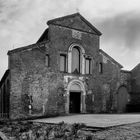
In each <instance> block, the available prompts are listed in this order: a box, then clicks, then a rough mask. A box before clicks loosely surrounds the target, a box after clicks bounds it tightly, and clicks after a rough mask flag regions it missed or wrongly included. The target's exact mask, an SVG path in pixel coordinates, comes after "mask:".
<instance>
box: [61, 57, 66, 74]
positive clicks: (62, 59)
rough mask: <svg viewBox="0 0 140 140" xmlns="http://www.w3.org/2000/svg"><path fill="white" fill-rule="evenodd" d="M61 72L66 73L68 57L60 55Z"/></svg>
mask: <svg viewBox="0 0 140 140" xmlns="http://www.w3.org/2000/svg"><path fill="white" fill-rule="evenodd" d="M60 71H62V72H66V55H65V54H60Z"/></svg>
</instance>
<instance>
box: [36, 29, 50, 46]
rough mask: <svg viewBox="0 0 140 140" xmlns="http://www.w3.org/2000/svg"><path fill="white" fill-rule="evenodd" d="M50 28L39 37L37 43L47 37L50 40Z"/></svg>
mask: <svg viewBox="0 0 140 140" xmlns="http://www.w3.org/2000/svg"><path fill="white" fill-rule="evenodd" d="M48 30H49V29H48V28H47V29H46V30H45V31H44V32H43V34H42V35H41V37H40V38H39V39H38V41H37V43H39V42H42V41H44V40H45V39H46V40H48Z"/></svg>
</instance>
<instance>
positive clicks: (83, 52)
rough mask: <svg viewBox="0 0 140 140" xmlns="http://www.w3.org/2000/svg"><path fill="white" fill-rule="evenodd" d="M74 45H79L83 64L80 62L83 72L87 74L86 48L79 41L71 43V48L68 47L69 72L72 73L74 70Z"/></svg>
mask: <svg viewBox="0 0 140 140" xmlns="http://www.w3.org/2000/svg"><path fill="white" fill-rule="evenodd" d="M74 47H78V49H79V51H80V54H81V58H80V59H81V64H80V68H81V73H82V74H85V58H84V55H85V50H84V48H83V47H82V46H81V45H79V44H77V43H73V44H72V45H70V47H69V49H68V72H69V73H71V72H72V49H73V48H74Z"/></svg>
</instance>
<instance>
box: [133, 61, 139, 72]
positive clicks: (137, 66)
mask: <svg viewBox="0 0 140 140" xmlns="http://www.w3.org/2000/svg"><path fill="white" fill-rule="evenodd" d="M138 67H140V63H138V64H137V65H136V66H135V67H134V68H133V69H132V70H131V72H133V71H134V70H136V69H137V68H138Z"/></svg>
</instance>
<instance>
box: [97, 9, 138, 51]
mask: <svg viewBox="0 0 140 140" xmlns="http://www.w3.org/2000/svg"><path fill="white" fill-rule="evenodd" d="M139 14H140V13H139ZM139 14H138V13H132V12H128V13H123V14H120V15H117V16H115V17H111V18H107V19H105V20H103V21H102V22H101V23H100V25H99V28H100V29H101V30H102V32H103V42H112V41H114V42H115V43H116V44H117V45H119V46H120V45H121V46H123V47H125V48H129V49H134V48H137V47H139V44H140V39H139V38H140V18H139Z"/></svg>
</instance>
